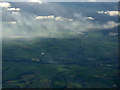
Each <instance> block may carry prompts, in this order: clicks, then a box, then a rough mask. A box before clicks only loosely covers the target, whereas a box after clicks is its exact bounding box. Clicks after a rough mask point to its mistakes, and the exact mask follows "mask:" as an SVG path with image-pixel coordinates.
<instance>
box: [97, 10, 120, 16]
mask: <svg viewBox="0 0 120 90" xmlns="http://www.w3.org/2000/svg"><path fill="white" fill-rule="evenodd" d="M98 13H101V14H102V13H103V14H107V15H109V16H118V15H119V11H106V12H105V11H98Z"/></svg>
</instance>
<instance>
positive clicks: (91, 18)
mask: <svg viewBox="0 0 120 90" xmlns="http://www.w3.org/2000/svg"><path fill="white" fill-rule="evenodd" d="M85 19H90V20H94V18H93V17H85Z"/></svg>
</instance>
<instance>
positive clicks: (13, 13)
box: [12, 11, 20, 14]
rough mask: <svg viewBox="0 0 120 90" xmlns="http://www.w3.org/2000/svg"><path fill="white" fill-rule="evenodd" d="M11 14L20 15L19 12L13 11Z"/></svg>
mask: <svg viewBox="0 0 120 90" xmlns="http://www.w3.org/2000/svg"><path fill="white" fill-rule="evenodd" d="M12 14H20V12H14V11H13V12H12Z"/></svg>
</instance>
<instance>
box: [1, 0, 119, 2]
mask: <svg viewBox="0 0 120 90" xmlns="http://www.w3.org/2000/svg"><path fill="white" fill-rule="evenodd" d="M0 1H8V2H38V1H39V2H119V0H0Z"/></svg>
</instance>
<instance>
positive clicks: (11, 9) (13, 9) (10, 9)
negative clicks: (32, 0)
mask: <svg viewBox="0 0 120 90" xmlns="http://www.w3.org/2000/svg"><path fill="white" fill-rule="evenodd" d="M7 10H9V11H19V10H20V8H8V9H7Z"/></svg>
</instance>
